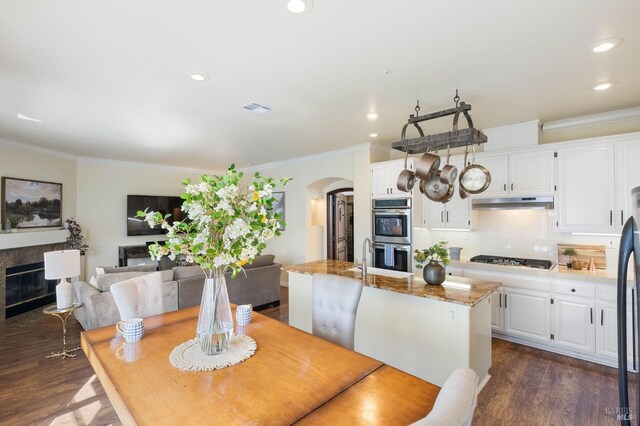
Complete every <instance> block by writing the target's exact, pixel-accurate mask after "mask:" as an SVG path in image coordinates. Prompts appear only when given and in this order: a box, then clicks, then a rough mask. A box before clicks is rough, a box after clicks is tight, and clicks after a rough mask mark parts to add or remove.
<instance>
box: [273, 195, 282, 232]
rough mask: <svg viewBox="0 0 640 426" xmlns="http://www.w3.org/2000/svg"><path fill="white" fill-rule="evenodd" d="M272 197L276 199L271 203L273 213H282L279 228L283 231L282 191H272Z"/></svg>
mask: <svg viewBox="0 0 640 426" xmlns="http://www.w3.org/2000/svg"><path fill="white" fill-rule="evenodd" d="M273 197H274V198H275V199H276V202H275V203H273V209H271V211H272V213H273V214H276V213H280V214H281V215H282V223H283V225H281V227H280V229H281V230H283V231H284V228H285V226H284V223H285V217H284V192H274V193H273Z"/></svg>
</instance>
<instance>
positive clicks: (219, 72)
mask: <svg viewBox="0 0 640 426" xmlns="http://www.w3.org/2000/svg"><path fill="white" fill-rule="evenodd" d="M285 3H286V1H285V0H270V1H269V0H207V1H202V0H185V1H166V0H154V1H151V0H139V1H122V0H110V1H104V0H96V1H72V0H65V1H62V0H0V137H6V138H11V139H14V140H17V141H21V142H26V143H30V144H35V145H38V146H43V147H46V148H49V149H55V150H59V151H63V152H67V153H72V154H76V155H81V156H91V157H102V158H112V159H118V160H130V161H143V162H151V163H161V164H172V165H177V166H187V167H198V168H207V169H221V168H225V167H226V165H228V163H230V162H232V161H233V162H236V163H237V164H239V165H246V164H248V163H257V164H262V163H267V162H273V161H278V160H282V159H286V158H291V157H296V156H301V155H307V154H313V153H317V152H322V151H327V150H331V149H337V148H341V147H345V146H349V145H356V144H360V143H363V142H368V141H369V140H370V139H369V133H372V132H376V133H379V134H380V136H379V138H377V141H379V142H383V143H385V144H389V143H390V142H393V141H396V140H398V139H399V134H400V130H401V127H402V124H404V122H405V121H406V118H407V116H408V114H409V113H412V112H413V106H414V104H415V101H416V99H420V102H421V106H422V110H421V113H427V112H431V111H434V110H439V109H444V108H449V107H451V106H452V105H453V103H452V101H451V98H452V97H453V95H454V91H455V89H456V88H459V89H460V94H461V97H462V100H464V101H466V102H467V103H471V104H472V105H473V117H474V122H475V125H476V127H479V128H488V127H494V126H499V125H504V124H509V123H515V122H521V121H527V120H531V119H535V118H540V119H541V120H542V121H549V120H556V119H561V118H567V117H572V116H578V115H584V114H591V113H597V112H602V111H608V110H614V109H621V108H627V107H632V106H638V105H640V25H639V24H638V19H639V18H640V2H638V1H632V0H616V1H604V0H562V1H558V0H538V1H513V0H495V1H489V0H485V1H479V0H457V1H445V0H440V1H432V0H405V1H389V0H349V1H345V0H342V1H338V0H314V9H313V10H312V11H311V12H310V13H307V14H303V15H293V14H291V13H289V12H288V11H287V9H286V7H285ZM608 37H620V38H623V39H624V43H623V44H622V46H620V47H618V48H616V49H613V50H611V51H609V52H607V53H604V54H599V55H596V54H593V53H590V52H589V51H588V50H587V47H588V46H589V45H590V44H592V43H594V42H595V41H598V40H601V39H605V38H608ZM383 69H387V70H389V73H388V74H387V75H383V74H382V73H381V70H383ZM195 72H198V73H204V74H206V75H208V76H209V79H208V81H206V82H204V83H197V82H194V81H192V80H190V79H189V78H188V74H190V73H195ZM602 80H613V81H616V82H617V85H616V86H614V87H613V88H611V89H609V90H608V91H605V92H595V91H593V90H591V88H592V87H593V85H594V84H595V83H597V82H599V81H602ZM249 101H255V102H258V103H261V104H264V105H268V106H269V107H271V108H272V109H273V111H272V112H270V113H267V114H264V115H252V114H250V113H247V112H245V111H243V110H239V109H238V107H239V106H240V105H242V104H244V103H246V102H249ZM370 110H375V111H377V112H379V114H380V118H379V119H378V120H376V121H375V122H371V121H368V120H367V119H366V114H367V113H368V112H369V111H370ZM18 113H22V114H24V115H27V116H30V117H35V118H38V119H40V120H42V123H35V122H28V121H23V120H18V119H17V118H16V115H17V114H18ZM450 126H451V121H450V118H443V119H440V120H437V121H435V122H429V124H427V125H425V126H424V128H425V130H426V131H427V132H435V131H443V130H446V129H448V128H450Z"/></svg>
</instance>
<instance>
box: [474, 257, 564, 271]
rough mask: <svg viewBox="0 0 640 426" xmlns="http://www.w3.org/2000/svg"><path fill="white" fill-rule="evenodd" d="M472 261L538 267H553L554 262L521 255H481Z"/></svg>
mask: <svg viewBox="0 0 640 426" xmlns="http://www.w3.org/2000/svg"><path fill="white" fill-rule="evenodd" d="M471 262H477V263H488V264H491V265H507V266H526V267H528V268H536V269H551V267H552V266H553V263H551V261H550V260H543V259H524V258H521V257H504V256H488V255H479V256H474V257H472V258H471Z"/></svg>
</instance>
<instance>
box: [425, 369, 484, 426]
mask: <svg viewBox="0 0 640 426" xmlns="http://www.w3.org/2000/svg"><path fill="white" fill-rule="evenodd" d="M477 404H478V375H477V374H476V372H475V371H473V370H472V369H470V368H466V367H465V368H457V369H456V370H455V371H454V372H453V373H451V375H450V376H449V377H448V378H447V380H446V381H445V382H444V385H442V389H440V393H439V394H438V397H437V398H436V402H435V404H434V405H433V409H432V410H431V412H430V413H429V414H428V415H427V417H425V418H423V419H421V420H419V421H417V422H415V423H414V424H413V426H471V421H472V420H473V411H474V410H475V409H476V405H477Z"/></svg>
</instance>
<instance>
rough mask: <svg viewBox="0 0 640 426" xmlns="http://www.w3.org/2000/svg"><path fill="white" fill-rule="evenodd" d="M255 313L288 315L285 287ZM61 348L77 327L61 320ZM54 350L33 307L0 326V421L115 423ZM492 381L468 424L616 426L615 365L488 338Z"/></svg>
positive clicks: (89, 383)
mask: <svg viewBox="0 0 640 426" xmlns="http://www.w3.org/2000/svg"><path fill="white" fill-rule="evenodd" d="M281 297H282V299H281V305H280V306H279V307H277V308H267V309H264V310H262V311H260V312H261V313H263V314H265V315H267V316H269V317H271V318H275V319H277V320H279V321H282V322H285V323H286V322H288V320H289V304H288V292H287V289H286V288H285V287H282V288H281ZM68 330H69V334H68V342H69V346H70V347H71V346H73V347H76V346H78V345H79V336H80V331H81V327H80V325H79V324H78V323H77V322H76V321H75V320H74V319H73V318H70V319H69V328H68ZM60 347H61V325H60V321H59V320H57V319H56V318H53V317H49V316H45V315H43V314H42V312H41V310H40V309H37V310H35V311H32V312H28V313H25V314H22V315H19V316H17V317H14V318H10V319H9V320H7V321H6V323H5V325H4V326H0V349H1V350H0V425H119V424H120V422H119V421H118V417H117V416H116V414H115V412H114V411H113V408H112V407H111V404H110V402H109V399H108V398H107V396H106V395H105V393H104V390H103V388H102V386H101V385H100V382H99V381H98V380H97V378H96V376H95V374H94V373H93V369H92V368H91V366H90V364H89V362H88V361H87V359H86V358H85V356H84V354H83V353H82V351H79V352H77V354H78V356H77V358H74V359H64V360H62V359H55V358H54V359H45V355H47V354H49V353H51V352H52V351H56V352H57V351H59V350H60ZM490 373H491V375H492V378H491V380H490V381H489V383H488V384H487V386H486V387H485V389H484V390H483V391H482V392H481V393H480V395H479V397H478V407H477V409H476V413H475V416H474V424H475V425H607V424H611V425H614V424H616V421H615V416H612V415H610V414H607V409H615V407H617V406H618V403H617V395H618V393H617V378H616V370H615V369H613V368H608V367H604V366H600V365H597V364H593V363H590V362H586V361H580V360H576V359H572V358H568V357H564V356H561V355H556V354H552V353H549V352H545V351H541V350H538V349H533V348H529V347H526V346H521V345H516V344H513V343H510V342H505V341H502V340H498V339H494V340H493V367H492V368H491V371H490Z"/></svg>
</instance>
